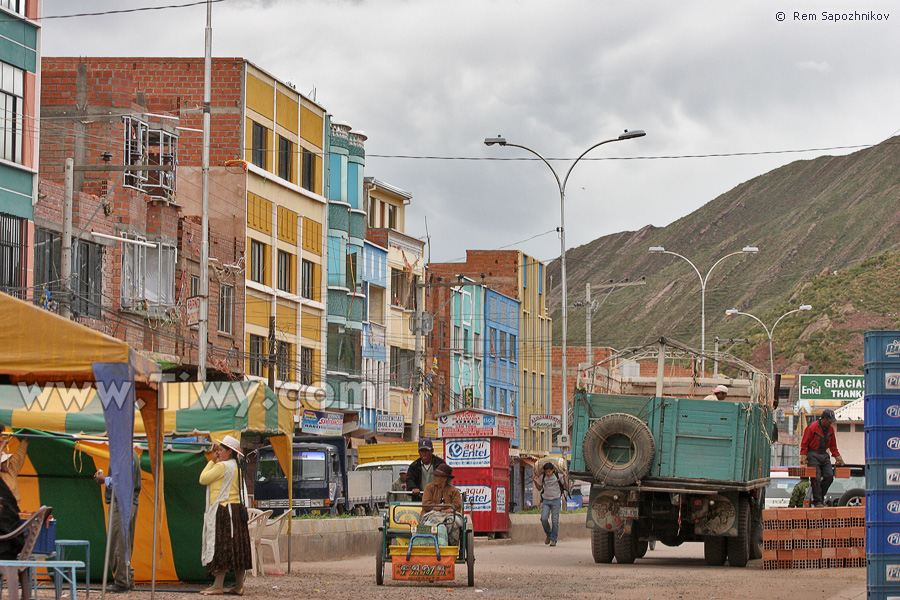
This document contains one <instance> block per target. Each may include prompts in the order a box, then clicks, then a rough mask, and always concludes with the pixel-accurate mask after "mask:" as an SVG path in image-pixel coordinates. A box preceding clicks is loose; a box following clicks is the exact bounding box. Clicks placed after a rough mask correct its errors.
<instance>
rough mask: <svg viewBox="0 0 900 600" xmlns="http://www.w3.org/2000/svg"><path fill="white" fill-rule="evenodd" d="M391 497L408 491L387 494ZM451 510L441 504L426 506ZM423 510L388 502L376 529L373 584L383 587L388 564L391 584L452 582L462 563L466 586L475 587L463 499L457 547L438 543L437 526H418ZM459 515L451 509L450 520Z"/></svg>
mask: <svg viewBox="0 0 900 600" xmlns="http://www.w3.org/2000/svg"><path fill="white" fill-rule="evenodd" d="M391 494H392V496H396V495H399V494H403V495H406V494H408V492H391ZM434 508H451V507H450V506H449V505H446V504H441V505H435V506H429V509H434ZM425 512H427V511H423V507H422V504H421V503H420V502H409V501H391V502H390V504H389V505H388V510H387V514H385V515H384V517H383V518H384V522H383V523H382V525H381V526H380V527H379V528H378V530H379V531H380V532H381V540H380V543H379V544H378V548H377V550H376V553H375V583H377V584H378V585H384V566H385V563H387V564H389V565H390V569H391V579H393V580H395V581H416V582H431V581H452V580H453V579H455V578H456V565H457V564H462V563H465V564H466V570H467V572H468V585H469V587H472V586H474V585H475V533H474V531H473V530H472V521H471V516H470V515H468V514H467V513H466V502H465V498H463V511H462V518H463V527H462V530H461V531H460V534H459V545H458V546H451V545H446V544H441V542H442V541H444V540H443V539H441V538H442V536H441V533H442V532H441V531H440V527H442V526H441V525H420V524H419V521H420V520H421V517H422V515H423V514H424V513H425ZM457 514H459V513H457V512H456V511H455V510H454V512H453V515H454V517H455V516H456V515H457Z"/></svg>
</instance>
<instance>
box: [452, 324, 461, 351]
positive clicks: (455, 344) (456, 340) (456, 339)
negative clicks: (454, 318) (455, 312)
mask: <svg viewBox="0 0 900 600" xmlns="http://www.w3.org/2000/svg"><path fill="white" fill-rule="evenodd" d="M450 351H451V352H461V351H462V328H461V327H460V326H459V325H454V326H453V337H452V338H451V339H450Z"/></svg>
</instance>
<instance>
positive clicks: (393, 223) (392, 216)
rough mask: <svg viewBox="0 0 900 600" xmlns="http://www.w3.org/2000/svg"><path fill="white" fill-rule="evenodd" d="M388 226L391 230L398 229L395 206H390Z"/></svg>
mask: <svg viewBox="0 0 900 600" xmlns="http://www.w3.org/2000/svg"><path fill="white" fill-rule="evenodd" d="M387 226H388V228H389V229H397V207H396V206H394V205H393V204H388V222H387Z"/></svg>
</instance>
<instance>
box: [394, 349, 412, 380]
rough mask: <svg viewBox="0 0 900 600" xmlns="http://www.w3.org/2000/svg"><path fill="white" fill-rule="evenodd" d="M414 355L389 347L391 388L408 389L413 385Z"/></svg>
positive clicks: (408, 351) (410, 351) (407, 351)
mask: <svg viewBox="0 0 900 600" xmlns="http://www.w3.org/2000/svg"><path fill="white" fill-rule="evenodd" d="M415 356H416V353H415V352H414V351H412V350H404V349H403V348H398V347H396V346H391V386H393V387H401V388H405V389H409V388H411V387H412V384H413V366H414V364H415Z"/></svg>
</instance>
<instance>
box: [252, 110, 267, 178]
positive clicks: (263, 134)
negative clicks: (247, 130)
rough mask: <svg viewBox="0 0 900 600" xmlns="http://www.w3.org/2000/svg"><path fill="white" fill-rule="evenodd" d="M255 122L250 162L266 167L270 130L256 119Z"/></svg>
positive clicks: (262, 167)
mask: <svg viewBox="0 0 900 600" xmlns="http://www.w3.org/2000/svg"><path fill="white" fill-rule="evenodd" d="M251 122H252V123H253V133H252V136H253V137H252V141H251V147H250V162H252V163H253V164H254V165H256V166H257V167H259V168H261V169H265V168H266V151H267V150H268V145H269V143H268V139H267V138H268V133H269V132H268V130H267V129H266V128H265V127H263V126H262V125H260V124H259V123H257V122H255V121H251Z"/></svg>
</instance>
